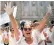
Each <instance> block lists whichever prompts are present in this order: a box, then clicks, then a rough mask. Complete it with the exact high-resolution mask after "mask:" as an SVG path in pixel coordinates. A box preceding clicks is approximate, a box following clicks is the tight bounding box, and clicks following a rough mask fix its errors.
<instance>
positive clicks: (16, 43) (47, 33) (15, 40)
mask: <svg viewBox="0 0 54 45" xmlns="http://www.w3.org/2000/svg"><path fill="white" fill-rule="evenodd" d="M4 10H5V11H6V12H7V14H8V16H9V19H10V26H9V29H8V31H7V29H3V28H1V27H0V45H54V24H53V23H54V21H51V25H50V26H48V24H47V21H48V18H49V17H50V15H51V8H50V9H48V11H47V13H46V15H45V16H44V17H43V18H42V20H41V21H38V20H34V21H30V20H22V21H20V26H19V25H18V24H17V21H16V20H15V18H14V16H13V7H11V2H10V3H7V5H5V8H4Z"/></svg>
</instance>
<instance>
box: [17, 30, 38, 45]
mask: <svg viewBox="0 0 54 45" xmlns="http://www.w3.org/2000/svg"><path fill="white" fill-rule="evenodd" d="M31 36H32V38H33V43H31V44H27V43H26V41H25V38H24V37H22V38H21V40H20V41H18V42H17V45H38V36H39V31H38V30H33V31H32V35H31Z"/></svg>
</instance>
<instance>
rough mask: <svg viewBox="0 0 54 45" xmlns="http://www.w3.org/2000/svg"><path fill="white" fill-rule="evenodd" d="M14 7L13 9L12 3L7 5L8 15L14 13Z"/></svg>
mask: <svg viewBox="0 0 54 45" xmlns="http://www.w3.org/2000/svg"><path fill="white" fill-rule="evenodd" d="M13 9H14V7H11V2H9V3H7V5H6V4H5V8H4V10H5V11H6V12H7V13H8V15H11V14H12V13H13Z"/></svg>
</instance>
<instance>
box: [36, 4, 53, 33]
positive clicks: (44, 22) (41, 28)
mask: <svg viewBox="0 0 54 45" xmlns="http://www.w3.org/2000/svg"><path fill="white" fill-rule="evenodd" d="M51 13H52V10H51V6H50V5H49V7H48V10H47V13H46V15H45V16H44V17H43V19H42V20H41V21H40V24H39V25H38V26H37V27H36V28H37V29H38V30H40V32H41V31H42V30H43V29H44V27H45V24H46V22H47V20H48V18H49V16H50V14H51Z"/></svg>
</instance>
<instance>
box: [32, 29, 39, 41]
mask: <svg viewBox="0 0 54 45" xmlns="http://www.w3.org/2000/svg"><path fill="white" fill-rule="evenodd" d="M39 35H40V31H39V30H38V29H36V30H33V31H32V37H33V38H35V39H37V40H38V38H39Z"/></svg>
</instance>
